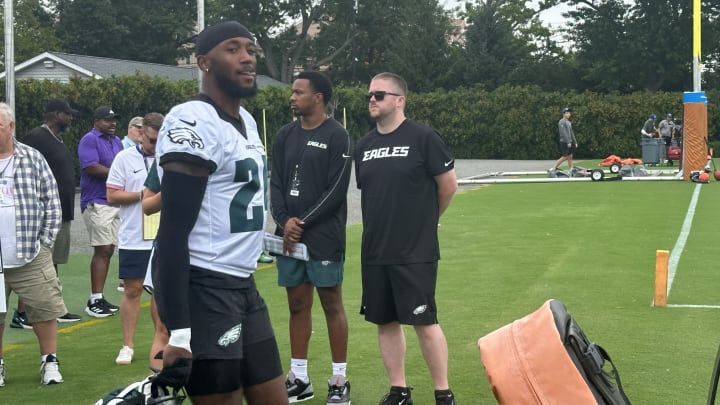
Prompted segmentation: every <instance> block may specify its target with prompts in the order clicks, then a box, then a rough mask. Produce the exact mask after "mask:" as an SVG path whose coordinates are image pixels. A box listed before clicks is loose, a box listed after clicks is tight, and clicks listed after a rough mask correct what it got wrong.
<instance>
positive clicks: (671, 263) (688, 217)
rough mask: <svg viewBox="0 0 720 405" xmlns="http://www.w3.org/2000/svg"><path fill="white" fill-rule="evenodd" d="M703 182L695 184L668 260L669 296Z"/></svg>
mask: <svg viewBox="0 0 720 405" xmlns="http://www.w3.org/2000/svg"><path fill="white" fill-rule="evenodd" d="M701 188H702V184H697V185H695V190H694V191H693V195H692V198H691V199H690V206H688V210H687V214H685V221H684V222H683V225H682V228H681V229H680V235H679V236H678V238H677V241H676V242H675V246H674V247H673V249H672V252H670V259H669V260H668V280H667V296H668V297H669V296H670V288H672V283H673V280H674V279H675V274H676V273H677V267H678V263H679V262H680V256H681V255H682V252H683V250H684V249H685V243H686V242H687V238H688V236H689V235H690V229H691V228H692V222H693V218H694V217H695V207H696V206H697V202H698V199H699V198H700V189H701ZM667 307H668V308H702V309H720V305H696V304H668V305H667Z"/></svg>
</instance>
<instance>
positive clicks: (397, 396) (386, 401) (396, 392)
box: [378, 387, 413, 405]
mask: <svg viewBox="0 0 720 405" xmlns="http://www.w3.org/2000/svg"><path fill="white" fill-rule="evenodd" d="M410 390H412V388H410V387H390V392H389V393H388V394H387V395H385V396H384V397H383V399H382V400H380V403H379V404H378V405H412V403H413V400H412V398H410Z"/></svg>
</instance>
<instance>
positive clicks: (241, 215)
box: [230, 159, 265, 233]
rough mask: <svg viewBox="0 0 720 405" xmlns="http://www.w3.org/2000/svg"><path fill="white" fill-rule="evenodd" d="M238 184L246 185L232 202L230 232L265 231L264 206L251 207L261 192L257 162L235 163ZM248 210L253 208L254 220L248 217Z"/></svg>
mask: <svg viewBox="0 0 720 405" xmlns="http://www.w3.org/2000/svg"><path fill="white" fill-rule="evenodd" d="M233 181H235V182H237V183H246V184H245V185H244V186H242V187H241V188H240V190H239V191H238V192H237V193H236V194H235V196H234V197H233V199H232V202H230V232H232V233H238V232H254V231H259V230H261V229H263V226H264V225H265V224H264V223H263V222H264V212H263V206H261V205H254V206H252V207H250V203H251V202H252V200H253V197H254V196H255V194H256V193H257V192H258V190H260V175H259V168H258V165H257V162H255V161H254V160H253V159H243V160H239V161H237V162H235V178H233ZM248 208H252V218H249V217H248Z"/></svg>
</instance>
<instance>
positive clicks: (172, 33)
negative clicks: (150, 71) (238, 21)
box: [52, 0, 196, 64]
mask: <svg viewBox="0 0 720 405" xmlns="http://www.w3.org/2000/svg"><path fill="white" fill-rule="evenodd" d="M194 5H195V2H192V4H190V2H188V1H186V0H143V1H142V2H138V1H128V0H54V1H53V2H52V6H53V8H54V10H56V12H57V19H58V22H57V26H56V32H57V35H58V37H59V38H60V39H61V40H62V45H63V48H64V49H65V50H66V51H67V52H70V53H76V54H81V55H93V56H103V57H110V58H118V59H127V60H136V61H144V62H155V63H164V64H176V60H177V59H178V58H179V57H182V56H185V55H187V49H186V48H185V47H184V46H183V45H185V44H187V43H188V42H190V43H191V41H189V39H190V38H189V37H190V35H191V34H192V32H193V27H194V23H195V16H196V9H195V7H194Z"/></svg>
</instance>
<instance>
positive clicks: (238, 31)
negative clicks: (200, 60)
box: [195, 21, 255, 55]
mask: <svg viewBox="0 0 720 405" xmlns="http://www.w3.org/2000/svg"><path fill="white" fill-rule="evenodd" d="M237 37H244V38H248V39H249V40H251V41H255V36H253V34H252V33H251V32H250V31H249V30H248V29H247V28H245V26H244V25H242V24H240V23H239V22H237V21H223V22H221V23H219V24H216V25H213V26H210V27H207V28H205V29H204V30H202V32H200V34H198V37H197V42H196V44H195V53H196V54H197V55H206V54H207V53H208V52H210V51H211V50H212V49H213V48H215V47H216V46H217V44H219V43H220V42H222V41H225V40H228V39H230V38H237Z"/></svg>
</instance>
